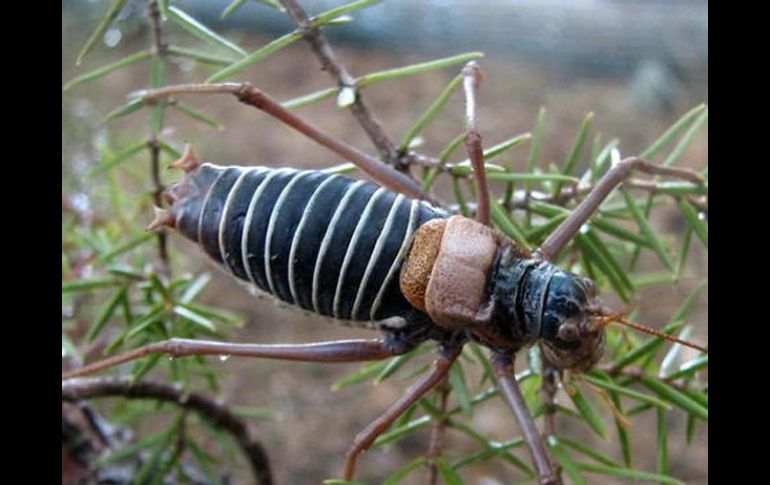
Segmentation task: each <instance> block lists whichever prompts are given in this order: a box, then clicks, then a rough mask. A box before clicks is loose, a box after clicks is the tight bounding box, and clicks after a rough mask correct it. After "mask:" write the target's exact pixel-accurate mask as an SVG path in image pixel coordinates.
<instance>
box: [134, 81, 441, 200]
mask: <svg viewBox="0 0 770 485" xmlns="http://www.w3.org/2000/svg"><path fill="white" fill-rule="evenodd" d="M188 93H189V94H217V93H220V94H222V93H224V94H232V95H234V96H235V97H237V98H238V100H239V101H240V102H242V103H244V104H247V105H249V106H253V107H255V108H257V109H259V110H262V111H264V112H265V113H267V114H269V115H271V116H273V117H274V118H276V119H278V120H279V121H282V122H283V123H285V124H286V125H288V126H290V127H291V128H294V129H295V130H297V131H299V132H300V133H302V134H303V135H305V136H307V137H308V138H310V139H311V140H313V141H315V142H316V143H318V144H320V145H323V146H325V147H326V148H328V149H329V150H331V151H333V152H334V153H336V154H338V155H339V156H341V157H342V158H344V159H346V160H350V161H351V162H353V163H354V164H355V165H356V166H357V167H358V168H360V169H361V170H362V171H363V172H364V173H365V174H366V175H368V176H369V177H370V178H371V179H372V180H374V181H375V182H377V183H378V184H380V185H382V186H384V187H387V188H389V189H391V190H393V191H394V192H399V193H402V194H404V195H406V196H408V197H411V198H413V199H426V200H432V199H431V198H430V197H429V196H428V195H427V194H425V193H424V192H423V191H422V189H421V188H420V185H419V184H418V183H417V182H415V181H414V180H412V179H411V178H410V177H409V176H408V175H405V174H403V173H401V172H399V171H397V170H395V169H394V168H392V167H390V166H388V165H386V164H384V163H381V162H379V161H378V160H376V159H374V158H373V157H371V156H369V155H368V154H366V153H364V152H362V151H361V150H359V149H358V148H355V147H353V146H351V145H348V144H347V143H344V142H342V141H340V140H337V139H336V138H334V137H333V136H331V135H329V134H328V133H326V132H324V131H322V130H321V129H320V128H318V127H316V126H315V125H312V124H310V123H308V122H307V121H305V120H303V119H302V118H300V117H299V116H297V115H295V114H294V113H292V112H291V111H289V110H287V109H286V108H284V107H283V106H281V103H279V102H278V101H276V100H274V99H273V98H271V97H270V96H269V95H267V93H264V92H263V91H261V90H259V89H257V88H255V87H253V86H251V85H250V84H248V83H221V84H182V85H177V86H168V87H165V88H162V89H155V90H148V91H142V92H140V93H139V94H140V95H141V99H142V100H143V101H144V102H146V103H153V102H157V100H159V99H163V98H167V97H169V96H173V95H176V94H188Z"/></svg>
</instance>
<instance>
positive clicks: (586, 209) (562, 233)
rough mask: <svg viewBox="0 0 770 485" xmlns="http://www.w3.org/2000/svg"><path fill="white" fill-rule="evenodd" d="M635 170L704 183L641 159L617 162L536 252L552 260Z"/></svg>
mask: <svg viewBox="0 0 770 485" xmlns="http://www.w3.org/2000/svg"><path fill="white" fill-rule="evenodd" d="M634 170H639V171H641V172H645V173H648V174H652V175H668V176H671V177H676V178H680V179H683V180H687V181H690V182H693V183H696V184H700V183H702V182H703V178H702V177H701V176H700V175H698V174H697V173H695V172H693V171H691V170H686V169H681V168H671V167H662V166H659V165H655V164H652V163H649V162H646V161H644V160H642V159H640V158H636V157H632V158H627V159H625V160H623V161H621V162H618V163H617V164H616V165H615V166H613V167H612V168H611V169H610V170H609V171H608V172H607V173H606V174H604V176H603V177H602V178H601V179H600V180H599V182H598V183H597V184H596V186H595V187H594V188H593V189H592V190H591V192H589V193H588V195H586V197H585V198H584V199H583V200H582V201H581V202H580V204H578V206H577V207H576V208H575V210H574V211H572V214H570V216H569V217H568V218H567V219H566V220H565V221H564V222H562V223H561V225H559V227H557V228H556V230H555V231H553V232H552V233H551V234H550V235H549V236H548V238H547V239H546V240H545V242H543V244H542V246H540V248H539V249H538V250H537V251H536V252H535V256H539V257H540V258H542V259H545V260H546V261H553V260H554V259H555V258H556V256H558V255H559V252H560V251H561V250H562V249H564V247H565V246H566V245H567V244H568V243H569V242H570V241H571V240H572V238H574V237H575V235H576V234H577V233H578V231H580V228H581V227H582V226H583V224H585V223H586V222H587V221H588V219H590V218H591V216H592V215H593V213H594V212H596V210H597V209H598V208H599V206H600V205H601V204H602V202H604V199H606V198H607V196H608V195H610V192H612V190H613V189H614V188H615V187H617V186H618V185H620V184H621V183H623V181H624V180H626V179H627V178H628V177H629V175H631V173H632V172H633V171H634Z"/></svg>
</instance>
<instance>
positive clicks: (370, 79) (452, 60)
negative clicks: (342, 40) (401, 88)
mask: <svg viewBox="0 0 770 485" xmlns="http://www.w3.org/2000/svg"><path fill="white" fill-rule="evenodd" d="M482 57H484V54H483V53H482V52H468V53H466V54H458V55H456V56H451V57H445V58H442V59H436V60H433V61H428V62H421V63H419V64H412V65H410V66H404V67H397V68H395V69H388V70H386V71H379V72H373V73H371V74H367V75H365V76H362V77H361V78H359V79H358V80H357V81H356V86H358V87H360V88H362V87H364V86H369V85H370V84H375V83H379V82H383V81H389V80H391V79H399V78H402V77H405V76H413V75H415V74H423V73H426V72H430V71H436V70H438V69H444V68H445V67H449V66H454V65H455V64H464V63H466V62H468V61H472V60H474V59H480V58H482Z"/></svg>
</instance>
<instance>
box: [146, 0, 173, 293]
mask: <svg viewBox="0 0 770 485" xmlns="http://www.w3.org/2000/svg"><path fill="white" fill-rule="evenodd" d="M147 18H148V21H149V23H150V31H151V32H152V41H151V42H152V43H151V45H150V53H151V55H152V56H153V57H158V58H160V59H162V58H163V57H164V56H165V54H166V45H165V44H164V43H163V29H162V23H163V19H162V18H161V14H160V7H159V6H158V2H157V0H149V15H148V16H147ZM147 146H148V147H149V149H150V175H151V178H152V187H153V188H152V203H153V204H154V205H155V206H156V207H163V191H164V190H165V187H164V186H163V183H162V182H161V179H160V143H159V142H158V138H157V133H154V132H153V133H152V136H151V137H150V140H148V142H147ZM156 234H157V238H158V256H159V257H160V261H161V271H162V273H163V274H164V276H166V277H167V278H168V277H170V275H171V265H170V264H169V259H168V235H167V233H166V230H165V229H160V230H159V231H157V233H156Z"/></svg>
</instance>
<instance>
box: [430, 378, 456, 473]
mask: <svg viewBox="0 0 770 485" xmlns="http://www.w3.org/2000/svg"><path fill="white" fill-rule="evenodd" d="M451 389H452V388H451V387H450V386H449V382H448V381H447V379H446V378H444V382H442V383H441V384H439V385H438V387H436V393H438V395H439V411H440V413H441V416H440V417H439V418H438V419H437V420H435V421H433V425H432V427H431V431H430V444H429V445H428V453H427V459H428V470H429V474H430V476H429V479H428V483H429V484H430V485H436V483H438V482H437V481H438V469H437V468H436V460H437V459H438V458H439V457H440V456H441V452H442V451H443V449H444V436H445V435H446V426H447V423H448V422H449V417H448V415H447V414H446V407H447V398H448V397H449V392H450V391H451Z"/></svg>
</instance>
